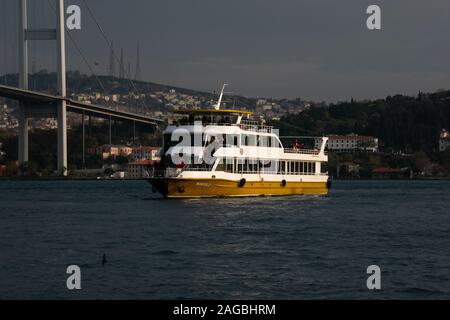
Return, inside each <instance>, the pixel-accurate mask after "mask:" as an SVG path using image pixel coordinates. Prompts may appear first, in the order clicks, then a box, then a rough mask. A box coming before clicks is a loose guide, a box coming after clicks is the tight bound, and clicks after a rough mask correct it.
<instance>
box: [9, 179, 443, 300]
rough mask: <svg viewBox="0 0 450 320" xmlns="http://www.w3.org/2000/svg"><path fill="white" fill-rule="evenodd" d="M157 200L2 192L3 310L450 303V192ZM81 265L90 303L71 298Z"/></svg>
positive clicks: (80, 189) (418, 189) (436, 186)
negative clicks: (109, 303) (19, 302)
mask: <svg viewBox="0 0 450 320" xmlns="http://www.w3.org/2000/svg"><path fill="white" fill-rule="evenodd" d="M152 197H154V196H153V195H152V193H151V188H150V187H149V185H148V184H147V183H146V182H144V181H64V182H51V181H47V182H45V181H43V182H36V181H35V182H32V181H30V182H26V181H16V182H7V181H2V182H0V268H1V269H0V298H2V299H18V298H31V299H47V298H57V299H59V298H64V299H66V298H72V299H80V298H88V299H110V298H114V299H116V298H126V299H172V298H219V299H238V298H239V299H247V298H256V299H268V298H273V299H309V298H313V299H316V298H332V299H335V298H351V299H362V298H369V299H370V298H374V299H379V298H400V299H410V298H411V299H419V298H438V299H440V298H447V299H448V298H450V250H449V248H450V237H449V236H450V201H449V200H450V182H449V181H337V182H335V183H334V188H333V189H332V191H331V193H330V195H329V196H327V197H288V198H286V197H281V198H246V199H242V198H239V199H213V200H211V199H204V200H155V199H152ZM104 253H105V254H106V255H107V260H108V262H107V263H106V264H105V265H104V266H103V265H102V263H101V260H102V256H103V254H104ZM71 264H76V265H79V266H80V267H81V272H82V290H79V291H69V290H67V288H66V278H67V276H68V275H67V274H66V268H67V266H68V265H71ZM372 264H376V265H379V266H380V268H381V273H382V274H381V283H382V289H381V290H379V291H369V290H368V289H367V287H366V279H367V276H368V275H367V274H366V268H367V266H369V265H372Z"/></svg>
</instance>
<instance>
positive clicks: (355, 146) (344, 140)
mask: <svg viewBox="0 0 450 320" xmlns="http://www.w3.org/2000/svg"><path fill="white" fill-rule="evenodd" d="M328 138H329V139H328V142H327V146H326V148H327V150H328V151H334V152H355V151H366V152H378V138H375V137H372V136H360V135H357V134H349V135H330V136H328ZM320 142H321V141H320V139H317V140H316V148H318V147H319V145H320Z"/></svg>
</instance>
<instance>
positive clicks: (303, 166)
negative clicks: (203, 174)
mask: <svg viewBox="0 0 450 320" xmlns="http://www.w3.org/2000/svg"><path fill="white" fill-rule="evenodd" d="M216 171H225V172H230V173H260V172H264V173H273V174H315V173H316V164H315V162H301V161H280V160H273V161H269V160H267V161H260V160H251V159H245V160H244V159H223V160H222V161H221V162H220V163H219V164H218V165H217V168H216Z"/></svg>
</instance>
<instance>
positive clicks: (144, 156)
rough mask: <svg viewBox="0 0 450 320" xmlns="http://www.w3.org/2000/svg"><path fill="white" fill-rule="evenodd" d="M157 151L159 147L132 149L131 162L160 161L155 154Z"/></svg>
mask: <svg viewBox="0 0 450 320" xmlns="http://www.w3.org/2000/svg"><path fill="white" fill-rule="evenodd" d="M159 149H160V147H148V146H139V147H134V148H133V152H132V155H131V158H132V159H133V161H140V160H154V161H156V160H160V158H159V157H158V156H157V152H158V150H159Z"/></svg>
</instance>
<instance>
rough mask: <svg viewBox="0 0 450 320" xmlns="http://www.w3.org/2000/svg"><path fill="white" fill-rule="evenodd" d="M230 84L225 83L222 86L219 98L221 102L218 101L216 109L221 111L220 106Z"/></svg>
mask: <svg viewBox="0 0 450 320" xmlns="http://www.w3.org/2000/svg"><path fill="white" fill-rule="evenodd" d="M227 85H228V84H226V83H224V84H223V86H222V91H220V96H219V101H217V104H216V105H215V106H214V109H216V110H219V109H220V104H221V103H222V98H223V92H224V91H225V87H226V86H227Z"/></svg>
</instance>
